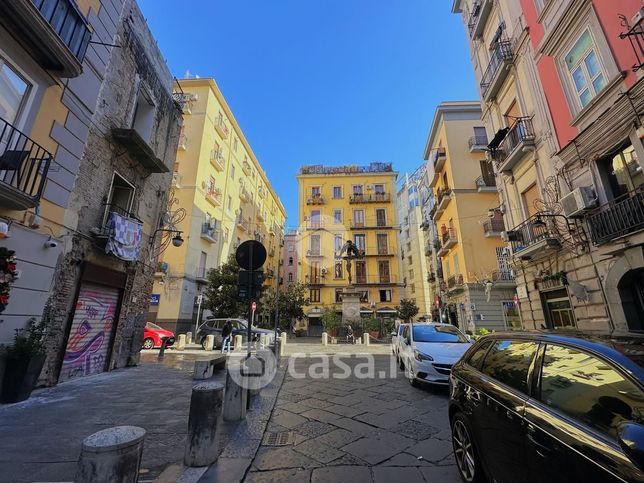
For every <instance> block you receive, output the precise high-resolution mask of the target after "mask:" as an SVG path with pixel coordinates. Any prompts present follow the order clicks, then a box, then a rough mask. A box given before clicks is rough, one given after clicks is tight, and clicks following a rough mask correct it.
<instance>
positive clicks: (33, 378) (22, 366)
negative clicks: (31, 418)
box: [0, 354, 45, 403]
mask: <svg viewBox="0 0 644 483" xmlns="http://www.w3.org/2000/svg"><path fill="white" fill-rule="evenodd" d="M44 363H45V355H44V354H40V355H34V356H31V357H12V356H8V357H7V358H6V360H5V370H4V377H3V378H2V393H0V403H16V402H20V401H24V400H25V399H28V398H29V396H30V395H31V391H33V389H34V386H35V385H36V382H37V381H38V377H39V376H40V371H41V370H42V366H43V365H44Z"/></svg>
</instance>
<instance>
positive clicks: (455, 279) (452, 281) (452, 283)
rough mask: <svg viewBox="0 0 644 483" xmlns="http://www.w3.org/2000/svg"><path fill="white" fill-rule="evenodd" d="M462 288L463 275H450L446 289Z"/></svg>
mask: <svg viewBox="0 0 644 483" xmlns="http://www.w3.org/2000/svg"><path fill="white" fill-rule="evenodd" d="M462 286H463V275H452V276H451V277H448V278H447V288H457V287H462Z"/></svg>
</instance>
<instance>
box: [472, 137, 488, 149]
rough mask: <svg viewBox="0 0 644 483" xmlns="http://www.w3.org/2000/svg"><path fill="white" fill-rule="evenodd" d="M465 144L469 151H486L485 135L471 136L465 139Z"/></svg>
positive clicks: (486, 141)
mask: <svg viewBox="0 0 644 483" xmlns="http://www.w3.org/2000/svg"><path fill="white" fill-rule="evenodd" d="M467 145H468V146H469V148H470V153H474V152H481V151H487V145H488V140H487V136H472V137H471V138H470V139H469V140H468V141H467Z"/></svg>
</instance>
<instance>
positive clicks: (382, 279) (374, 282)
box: [352, 273, 399, 286]
mask: <svg viewBox="0 0 644 483" xmlns="http://www.w3.org/2000/svg"><path fill="white" fill-rule="evenodd" d="M352 281H353V284H354V285H362V286H378V285H387V286H391V285H398V283H399V282H398V279H397V278H396V277H394V276H392V275H389V274H387V273H382V274H379V275H375V276H370V277H367V276H366V275H362V274H357V273H356V274H354V275H353V280H352Z"/></svg>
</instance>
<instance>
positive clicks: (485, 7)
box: [467, 0, 492, 39]
mask: <svg viewBox="0 0 644 483" xmlns="http://www.w3.org/2000/svg"><path fill="white" fill-rule="evenodd" d="M491 9H492V0H477V1H475V2H474V4H473V5H472V12H471V13H470V18H469V20H468V22H467V29H468V31H469V32H470V37H471V38H472V39H475V38H477V37H480V36H481V34H482V33H483V30H485V24H486V22H487V19H488V17H489V15H490V10H491Z"/></svg>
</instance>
